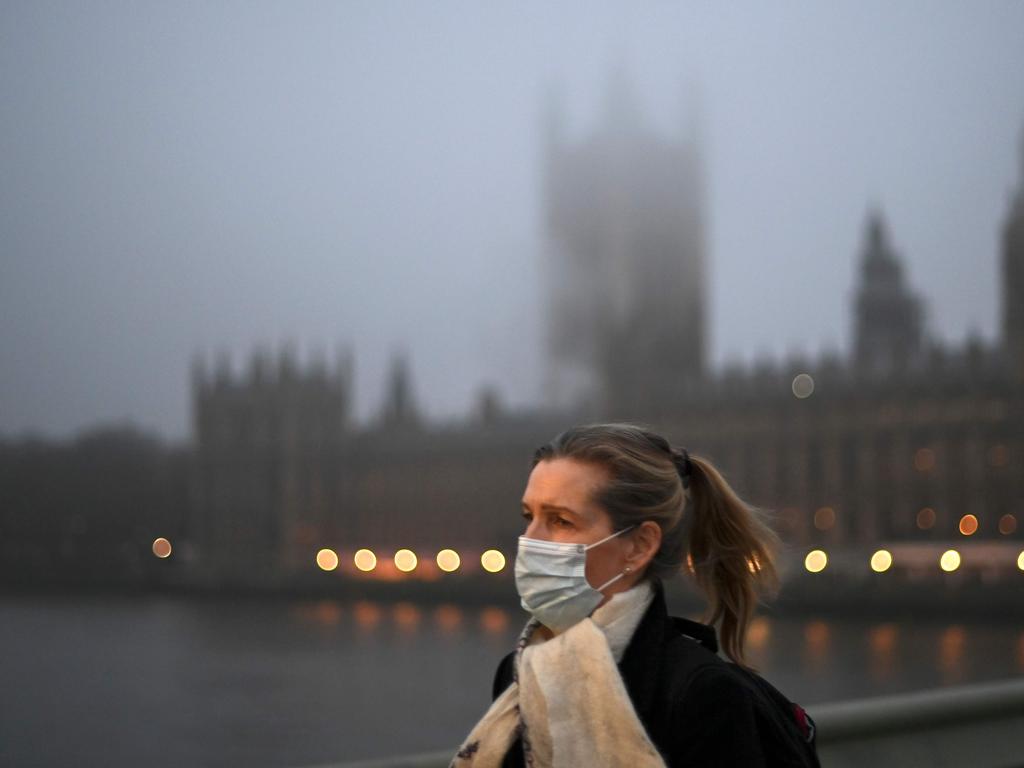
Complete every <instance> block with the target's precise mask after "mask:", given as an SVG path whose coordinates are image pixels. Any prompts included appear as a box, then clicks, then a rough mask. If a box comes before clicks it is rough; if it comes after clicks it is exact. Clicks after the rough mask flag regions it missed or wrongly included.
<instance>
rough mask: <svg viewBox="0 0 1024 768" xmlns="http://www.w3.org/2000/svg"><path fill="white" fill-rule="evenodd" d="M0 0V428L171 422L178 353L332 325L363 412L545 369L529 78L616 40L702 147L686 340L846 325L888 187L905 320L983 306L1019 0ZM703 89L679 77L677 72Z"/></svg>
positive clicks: (660, 115) (560, 83) (529, 398)
mask: <svg viewBox="0 0 1024 768" xmlns="http://www.w3.org/2000/svg"><path fill="white" fill-rule="evenodd" d="M722 6H723V7H718V4H714V3H709V4H706V5H705V4H676V3H671V4H667V3H649V4H632V3H622V4H605V3H593V2H587V3H560V4H557V5H555V4H550V5H549V4H546V3H538V4H535V5H527V4H523V3H509V4H507V5H506V6H504V7H499V6H498V5H497V4H492V3H477V2H465V3H462V2H459V3H456V2H434V3H413V2H408V3H388V2H380V1H378V0H375V1H374V2H364V3H355V2H350V3H338V2H324V3H297V2H288V3H282V2H255V1H251V0H250V1H247V2H230V3H229V2H221V3H206V2H196V3H184V2H175V3H159V2H135V3H101V2H94V3H78V2H70V1H69V2H66V3H56V4H51V3H46V2H23V3H15V2H6V1H5V2H3V3H2V4H0V104H2V110H3V111H2V116H0V433H5V434H8V435H10V434H16V433H21V432H23V431H26V430H31V431H33V432H37V433H41V434H46V435H52V436H63V435H68V434H71V433H73V432H75V431H76V430H78V429H80V428H82V427H85V426H89V425H94V424H98V423H105V422H121V421H125V420H131V421H133V422H135V423H136V424H138V425H140V426H142V427H144V428H148V429H155V430H158V431H160V432H161V433H163V434H165V435H167V436H169V437H173V438H181V437H184V436H186V435H187V434H188V431H189V423H188V418H189V417H188V407H189V396H188V366H189V361H190V358H191V356H192V355H193V353H195V352H197V351H206V352H208V353H210V352H213V351H215V350H218V349H226V350H229V351H230V352H231V354H232V356H233V359H234V361H235V364H236V365H237V366H239V367H240V366H241V365H242V363H243V362H244V360H245V359H246V357H247V356H248V354H249V352H250V350H251V349H252V348H253V347H254V345H256V344H258V343H267V344H270V345H272V346H276V345H278V344H279V343H280V342H282V341H285V340H288V339H291V340H294V341H295V342H296V344H297V347H298V351H299V356H300V359H301V360H306V359H308V357H309V356H310V355H312V354H313V353H315V352H316V350H318V349H319V350H323V352H324V354H325V356H326V357H327V358H328V359H329V360H330V359H331V358H332V356H333V354H334V350H335V348H336V347H337V346H339V345H349V346H350V347H351V348H352V350H353V352H354V355H355V369H356V385H357V386H356V392H355V398H356V411H357V414H358V415H359V416H360V417H361V418H364V419H365V418H368V417H370V416H372V415H373V414H374V413H375V412H376V411H377V410H378V409H379V407H380V403H381V398H382V395H383V386H382V376H383V372H384V371H385V369H386V367H387V363H388V360H389V358H390V357H391V355H393V354H394V353H395V352H396V351H400V350H405V351H406V352H408V353H409V356H410V359H411V364H412V371H413V381H414V384H415V387H416V391H417V394H418V398H419V401H420V403H421V404H422V406H423V407H424V409H425V410H426V412H427V413H428V414H429V415H431V416H433V417H435V418H450V417H454V416H458V415H460V414H462V413H464V412H466V411H467V409H469V408H470V407H471V403H472V402H473V399H474V395H475V393H476V391H477V390H478V389H479V387H480V386H481V385H483V384H490V385H493V386H495V387H496V388H497V389H498V391H499V392H500V394H501V396H502V397H503V398H504V400H505V402H506V403H507V404H508V405H510V406H516V407H522V406H527V405H530V404H540V403H543V401H544V393H543V392H542V390H541V381H542V376H541V365H542V360H543V350H542V318H543V307H544V304H543V301H542V298H543V293H542V291H543V285H542V283H541V281H542V274H543V272H542V253H543V231H542V229H541V225H542V221H543V219H542V212H541V210H540V200H539V193H540V186H541V178H542V175H541V174H542V167H541V161H542V156H541V126H542V118H543V108H544V102H545V95H546V94H547V92H548V91H549V90H551V89H552V88H555V89H556V90H560V91H561V93H562V94H563V96H564V99H565V103H566V108H567V113H568V123H569V132H570V135H571V136H580V135H582V134H585V133H586V132H588V131H590V130H591V129H593V128H594V127H596V125H597V123H598V122H599V121H600V120H601V117H602V115H603V109H602V105H603V98H604V95H605V90H606V87H607V84H608V80H609V78H610V75H611V72H612V71H613V69H614V68H615V67H619V66H621V67H623V68H624V69H625V70H626V71H628V72H629V73H630V76H631V78H632V80H633V82H634V84H635V86H636V89H637V92H638V95H639V100H640V104H641V106H642V108H643V110H644V112H645V113H646V115H647V117H648V119H649V121H650V122H651V124H652V125H654V126H655V127H656V128H657V129H658V130H659V131H660V132H661V133H663V134H664V135H666V136H680V137H681V136H683V135H684V132H685V129H686V126H687V125H688V124H689V120H690V118H691V115H690V114H688V109H687V107H688V105H690V106H692V104H693V103H695V102H699V104H700V106H701V115H700V121H701V123H702V125H703V131H704V137H705V143H704V156H705V162H706V168H707V174H708V179H707V183H708V188H707V200H708V206H709V215H710V221H709V241H708V267H709V269H708V271H709V274H710V281H711V284H710V285H709V286H708V290H709V317H708V325H709V329H710V338H709V343H710V353H711V362H712V364H713V365H715V366H717V365H720V364H722V363H723V362H726V361H734V360H742V361H748V362H749V361H753V360H755V359H759V358H762V357H770V358H775V359H780V358H783V357H784V356H786V355H788V354H792V353H794V352H803V353H805V354H810V355H814V354H817V353H818V352H820V351H821V350H824V349H836V350H840V351H842V352H845V351H846V350H847V349H848V348H849V346H850V343H851V338H850V332H851V317H850V300H851V297H852V289H853V284H854V278H855V267H856V261H857V256H858V253H859V250H860V247H861V241H862V236H863V227H864V220H865V216H866V213H867V211H868V209H869V208H870V207H871V206H873V205H874V206H879V207H881V208H882V210H883V211H884V212H885V214H886V216H887V219H888V222H889V225H890V232H891V234H892V236H893V241H894V244H895V247H896V249H897V251H898V252H899V253H900V254H901V255H902V257H903V258H904V261H905V264H906V266H907V270H908V277H909V279H910V281H911V284H912V286H913V287H914V288H915V289H916V290H917V291H918V292H920V293H921V294H922V295H923V296H924V298H925V300H926V301H927V304H928V328H929V331H930V332H931V333H932V334H933V335H934V336H937V337H939V338H943V339H948V340H954V341H958V340H961V339H963V338H964V336H965V335H966V334H967V333H968V331H969V330H971V329H975V330H976V331H977V332H978V333H980V334H981V335H982V336H983V337H985V338H987V339H990V340H991V339H995V338H996V336H997V334H998V318H999V311H1000V305H999V301H1000V297H999V294H998V258H999V253H998V238H999V236H1000V227H1001V226H1002V222H1003V218H1004V216H1005V214H1006V210H1007V206H1008V199H1009V193H1010V192H1011V190H1012V189H1013V188H1014V187H1015V186H1016V185H1017V183H1018V182H1019V173H1020V168H1021V164H1022V163H1021V160H1020V152H1021V136H1022V130H1024V3H1019V2H1017V3H1009V2H1006V3H967V2H963V3H953V4H949V3H938V2H922V3H900V4H897V5H896V6H895V7H890V4H889V3H862V2H857V3H852V2H851V3H848V4H845V5H843V6H842V7H840V8H835V7H833V4H827V7H826V4H815V3H803V4H801V3H772V4H769V3H760V4H751V5H745V4H722ZM695 93H696V94H698V98H696V99H695V98H693V94H695Z"/></svg>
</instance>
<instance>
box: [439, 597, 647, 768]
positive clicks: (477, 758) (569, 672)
mask: <svg viewBox="0 0 1024 768" xmlns="http://www.w3.org/2000/svg"><path fill="white" fill-rule="evenodd" d="M653 597H654V595H653V592H652V591H651V587H650V585H649V584H647V582H646V581H644V582H641V583H640V584H638V585H637V586H635V587H633V588H632V589H630V590H628V591H626V592H619V593H617V594H615V595H614V596H613V597H612V598H611V600H609V601H608V602H607V603H605V604H604V605H602V606H601V607H600V608H598V609H597V610H595V611H594V613H593V614H592V615H591V616H590V618H587V619H583V620H582V621H580V622H579V623H577V624H575V625H574V626H572V627H570V628H569V629H568V630H566V631H565V632H563V633H562V634H560V635H556V636H555V637H553V638H551V639H550V640H547V641H546V642H545V641H544V640H543V639H542V638H541V637H540V636H539V633H537V632H536V631H535V630H536V629H537V627H538V626H539V624H538V622H537V621H536V619H531V620H530V622H528V623H527V625H526V628H525V629H524V630H523V633H522V635H520V638H519V642H518V643H517V644H516V659H515V663H516V674H515V681H514V682H513V683H512V684H511V685H509V687H508V688H506V689H505V691H504V692H503V693H502V694H501V695H500V696H499V697H498V698H497V699H495V700H494V703H493V704H491V708H490V709H488V710H487V713H486V714H485V715H484V716H483V718H482V719H481V720H480V722H478V723H477V724H476V726H475V727H474V728H473V730H472V731H471V732H470V734H469V736H468V737H467V738H466V740H465V741H464V742H463V744H462V747H461V749H459V751H458V753H457V754H456V755H455V757H454V758H453V759H452V761H451V765H450V768H470V767H471V768H499V767H500V765H501V762H502V760H503V759H504V757H505V754H506V753H507V752H508V750H509V748H510V747H511V746H512V744H513V743H514V742H515V739H516V737H517V736H521V737H522V741H523V752H524V757H525V763H526V766H527V768H575V767H577V766H605V767H607V768H619V767H621V768H665V763H664V761H663V760H662V759H661V756H660V755H659V754H658V750H657V749H656V748H655V747H654V745H653V744H652V743H651V740H650V738H648V736H647V733H646V732H645V731H644V727H643V725H642V724H641V723H640V720H639V718H638V717H637V715H636V712H635V711H634V709H633V704H632V702H631V701H630V700H629V694H628V693H627V692H626V687H625V685H624V684H623V682H622V677H621V676H620V675H619V670H618V668H617V667H616V666H615V665H616V663H617V662H618V661H619V660H621V659H622V655H623V653H625V651H626V646H627V645H628V644H629V641H630V638H632V636H633V632H634V631H636V627H637V625H638V624H639V623H640V619H641V618H643V615H644V612H645V611H646V610H647V607H648V606H649V605H650V604H651V600H652V599H653Z"/></svg>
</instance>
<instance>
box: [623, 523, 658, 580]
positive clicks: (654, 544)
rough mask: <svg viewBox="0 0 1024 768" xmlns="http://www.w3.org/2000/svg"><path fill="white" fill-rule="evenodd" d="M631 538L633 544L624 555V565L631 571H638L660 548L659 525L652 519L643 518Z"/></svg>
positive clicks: (645, 565) (644, 566)
mask: <svg viewBox="0 0 1024 768" xmlns="http://www.w3.org/2000/svg"><path fill="white" fill-rule="evenodd" d="M631 538H632V544H633V546H632V547H631V549H630V551H629V552H628V553H627V555H626V565H628V566H629V568H630V570H631V571H634V572H639V571H642V570H643V569H644V568H646V567H647V564H648V563H649V562H651V560H652V559H653V558H654V556H655V555H656V554H658V550H659V549H661V527H660V526H659V525H658V524H657V523H655V522H654V521H653V520H645V521H644V522H642V523H640V525H639V527H638V528H637V530H636V531H635V532H634V534H633V536H632V537H631Z"/></svg>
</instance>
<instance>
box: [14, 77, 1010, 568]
mask: <svg viewBox="0 0 1024 768" xmlns="http://www.w3.org/2000/svg"><path fill="white" fill-rule="evenodd" d="M547 131H548V144H547V154H546V163H547V168H548V172H547V174H546V182H545V184H546V191H545V200H546V211H547V218H546V226H547V229H548V234H549V236H550V248H549V251H548V253H549V261H548V267H549V272H548V275H547V276H546V278H545V284H546V286H547V287H548V288H549V296H548V299H549V307H550V312H549V317H548V324H549V335H548V339H549V345H550V346H549V350H548V352H549V360H550V364H551V365H550V371H549V373H550V376H551V381H552V386H555V387H556V389H557V392H558V395H559V397H558V398H557V402H556V403H554V404H553V406H552V407H545V408H544V409H538V410H535V411H532V412H529V413H513V412H507V411H505V410H504V409H503V408H502V406H501V402H500V400H499V398H498V397H497V395H496V393H495V392H493V391H490V390H485V391H484V392H482V393H481V397H480V404H479V407H478V408H477V409H476V412H475V413H473V414H472V415H470V416H467V418H466V419H465V420H464V421H461V422H458V423H451V424H445V425H438V424H432V423H430V422H429V421H428V420H427V419H425V418H424V417H423V415H422V414H421V413H420V412H419V410H418V408H417V405H416V400H417V399H416V396H415V387H414V371H413V370H412V369H411V367H410V366H409V364H408V362H407V360H406V359H405V358H403V357H397V358H395V360H394V362H393V366H392V370H391V373H390V375H389V377H388V379H387V382H386V384H385V388H384V390H385V391H384V392H383V396H382V404H381V406H380V408H379V411H378V414H379V416H378V418H377V419H375V420H374V421H373V422H372V423H370V424H365V425H355V424H354V423H353V420H352V417H351V414H352V366H353V360H352V358H351V356H350V355H348V354H344V353H342V354H339V355H338V357H337V360H336V362H335V363H334V365H333V366H332V367H330V368H329V367H328V365H327V363H326V362H325V361H323V360H313V361H306V362H304V363H299V361H298V360H297V359H296V356H295V355H294V353H293V352H291V351H289V349H288V348H285V349H283V350H280V351H279V352H278V353H277V355H276V357H274V356H272V355H271V354H270V353H269V352H267V351H262V350H261V351H256V352H255V353H254V354H253V355H252V357H251V359H250V361H249V364H248V367H247V369H246V370H244V371H235V370H234V369H233V367H232V366H231V365H230V363H229V361H228V360H227V359H226V358H224V357H222V358H220V359H219V360H218V361H217V362H216V363H215V364H214V365H213V366H208V365H207V361H205V360H202V359H197V361H196V362H195V365H194V367H193V371H192V406H193V416H194V423H193V441H192V444H191V445H190V446H187V447H183V448H181V449H172V448H168V447H166V446H162V445H161V444H159V443H158V442H157V441H153V440H151V439H148V438H145V437H144V436H139V435H137V434H135V433H130V434H120V433H119V434H103V435H95V436H93V437H92V438H90V439H85V440H80V441H77V442H76V443H74V444H73V445H71V446H49V445H38V444H35V443H31V444H29V443H22V444H9V443H0V502H2V503H0V522H2V523H3V525H4V531H5V536H4V537H3V538H2V539H0V571H2V572H3V573H4V574H6V578H7V579H8V583H13V580H12V577H11V574H17V578H22V579H23V580H32V579H34V578H36V577H42V576H40V575H41V574H46V575H53V574H56V576H54V578H56V579H58V580H61V579H63V580H65V581H67V580H69V579H72V578H73V576H74V574H81V573H86V574H90V573H95V574H101V575H103V574H107V575H109V577H110V578H111V579H113V580H117V579H122V580H134V581H140V580H145V579H147V578H150V576H149V574H150V571H151V568H150V566H151V565H152V563H151V562H150V560H148V559H145V558H143V559H140V556H139V554H138V553H139V552H142V553H143V554H144V555H147V556H148V553H149V547H150V543H151V542H152V541H153V539H154V537H155V536H169V537H170V538H172V540H173V541H174V542H175V545H176V548H175V552H176V553H177V556H176V560H177V570H178V573H179V574H185V575H187V576H188V577H189V578H192V579H196V580H199V581H202V582H204V583H211V584H229V583H235V584H274V583H279V582H282V581H283V582H287V581H289V580H294V579H295V578H301V577H302V575H303V574H309V573H311V572H315V563H316V558H317V553H318V552H319V551H320V550H321V549H323V548H329V549H332V550H333V551H335V552H337V553H338V554H339V555H341V562H342V563H343V566H342V571H344V570H345V569H348V570H349V571H351V570H352V565H351V564H352V562H353V559H352V555H353V554H354V553H355V552H356V551H357V550H359V549H362V548H367V549H371V550H373V551H374V552H377V553H379V555H380V557H379V559H378V568H377V570H376V571H375V574H377V575H378V576H379V577H380V578H390V577H398V576H399V574H398V573H397V571H396V570H395V565H394V563H393V562H392V560H391V557H392V555H393V554H394V552H395V551H396V550H397V549H399V548H409V549H411V550H413V551H415V552H418V553H419V554H420V556H421V557H420V563H419V567H418V569H417V571H416V573H417V574H418V575H420V576H422V577H424V578H429V577H430V576H431V574H433V575H437V566H436V565H434V561H433V559H432V558H433V553H436V552H437V551H438V550H439V549H442V548H448V547H450V548H452V549H455V550H457V551H459V552H461V553H462V556H463V558H464V562H466V563H467V565H469V564H472V563H474V562H475V563H479V555H480V553H481V552H483V551H484V550H486V549H489V548H492V547H493V548H497V549H500V550H504V551H505V553H506V554H507V555H511V553H512V552H513V550H514V542H515V537H516V536H517V535H518V533H520V532H521V528H522V524H521V519H520V517H519V498H520V495H521V493H522V488H523V486H524V484H525V480H526V478H527V475H528V472H529V462H530V457H531V455H532V452H533V450H534V449H535V448H536V447H537V446H538V445H540V444H541V443H542V442H545V441H546V440H548V439H550V438H551V437H552V436H553V435H554V434H556V433H557V432H558V431H560V430H561V429H564V428H565V427H567V426H570V425H571V424H574V423H579V422H582V421H588V420H606V419H629V420H634V421H642V422H648V423H650V424H652V425H653V426H654V427H656V428H657V429H659V430H660V431H663V432H665V433H666V434H667V435H668V436H670V437H671V438H672V439H673V440H674V441H675V442H676V443H678V444H681V445H686V446H687V447H688V448H689V449H690V450H691V452H693V453H697V454H701V455H704V456H707V457H709V458H710V459H712V460H713V461H714V462H715V463H716V464H717V465H718V466H719V467H720V468H722V470H723V471H724V473H725V475H726V477H727V478H728V479H729V481H730V482H731V483H732V484H733V485H734V486H735V488H736V489H737V490H738V491H739V493H740V494H741V495H742V496H743V497H745V498H746V499H747V500H748V501H750V502H751V503H753V504H754V505H756V506H759V507H762V508H764V509H766V510H768V511H769V512H770V514H772V515H773V516H774V518H775V520H776V524H777V527H778V528H779V530H780V531H781V533H782V534H783V536H784V538H785V539H786V541H787V542H788V543H789V545H790V546H791V547H792V552H793V554H795V555H796V556H798V557H802V553H805V552H807V551H808V550H809V549H811V548H821V549H823V550H826V551H827V552H829V555H830V561H831V563H832V564H833V569H834V570H838V571H840V572H842V571H843V569H846V571H847V572H848V573H850V574H857V573H861V572H863V571H865V570H866V568H867V566H866V562H867V555H868V554H870V553H871V552H872V551H874V550H875V549H878V548H886V549H888V550H889V551H891V552H892V553H893V555H894V558H895V565H894V566H893V567H894V569H897V568H898V569H900V570H901V571H902V572H903V573H904V574H905V575H908V576H910V577H912V578H933V577H938V576H941V572H940V571H939V570H938V568H937V562H938V557H939V555H940V554H941V553H942V552H944V551H945V550H947V549H957V550H958V552H960V554H961V559H962V568H961V570H960V574H961V575H963V574H964V573H969V574H973V575H974V576H975V577H977V578H980V579H984V580H988V581H998V580H1002V579H1004V578H1005V577H1006V576H1007V574H1008V573H1010V572H1015V571H1016V567H1017V566H1016V562H1017V560H1016V558H1017V553H1019V552H1020V551H1021V549H1022V548H1024V144H1022V147H1021V170H1020V179H1019V181H1018V188H1017V190H1016V191H1015V194H1014V195H1013V197H1012V200H1011V205H1010V209H1009V212H1008V214H1007V216H1006V221H1005V226H1004V229H1003V237H1002V243H1001V248H1002V253H1001V273H1000V275H1001V283H1002V315H1001V316H1002V328H1001V337H1000V338H999V339H998V340H997V341H996V342H995V343H991V344H989V343H985V342H984V341H982V340H981V339H978V338H972V339H969V340H968V341H967V342H966V343H964V344H963V345H959V346H949V345H944V344H941V343H938V342H937V341H935V340H934V339H931V338H929V336H928V334H927V327H926V322H925V311H924V302H923V300H922V298H921V297H919V296H918V295H916V293H915V291H914V289H913V285H912V282H913V281H912V280H911V278H910V276H909V275H908V274H906V271H905V269H904V267H903V265H902V262H901V259H900V256H899V254H898V251H897V249H896V248H895V247H894V245H893V241H898V233H896V234H890V232H889V230H888V226H887V224H886V222H885V218H884V214H883V213H882V212H881V211H873V212H871V213H870V214H869V215H868V217H867V220H866V222H865V226H864V235H863V242H862V243H860V244H859V245H858V244H851V249H852V248H859V250H860V253H861V256H860V265H859V275H858V278H857V281H858V282H857V285H856V286H855V299H854V302H853V305H852V307H851V320H852V323H853V327H854V328H855V338H854V341H853V349H852V352H851V354H850V355H849V357H848V358H845V359H844V358H841V357H839V356H837V355H831V356H824V357H821V358H818V359H813V360H811V359H790V360H785V361H776V362H770V363H761V364H758V365H756V366H754V367H752V368H749V369H744V368H726V369H724V370H717V371H716V370H710V369H709V368H708V366H707V363H706V360H705V349H706V323H707V318H706V294H705V291H706V288H705V284H704V277H703V276H704V269H705V267H704V258H705V256H704V246H703V229H702V227H703V224H702V222H703V210H702V202H701V201H702V181H701V170H700V157H699V142H697V139H696V137H695V136H690V137H688V138H687V139H685V140H682V141H680V142H677V143H672V142H667V141H665V140H663V139H661V138H658V137H656V136H655V135H654V134H653V132H651V131H650V130H649V129H647V128H645V127H644V126H643V123H642V121H641V119H640V117H639V115H638V113H637V112H636V109H635V106H634V104H633V101H632V99H631V97H630V95H629V90H628V88H627V87H625V85H624V84H622V83H617V84H615V85H614V87H613V88H612V89H611V93H610V95H609V99H608V115H607V118H606V121H605V123H604V125H603V126H602V127H601V128H599V129H598V130H596V131H595V132H593V133H592V134H590V135H589V136H588V137H586V138H584V139H582V140H581V141H579V142H578V143H573V142H571V141H569V140H568V139H567V137H566V136H565V134H564V131H563V129H562V128H561V126H560V119H559V118H558V114H557V108H556V107H555V106H553V107H552V110H551V112H550V114H549V124H548V128H547ZM477 567H479V566H477ZM104 578H105V577H104Z"/></svg>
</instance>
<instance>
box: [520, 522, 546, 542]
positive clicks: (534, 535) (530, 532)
mask: <svg viewBox="0 0 1024 768" xmlns="http://www.w3.org/2000/svg"><path fill="white" fill-rule="evenodd" d="M540 533H541V526H540V521H539V520H538V519H537V518H536V517H535V518H533V520H531V521H530V522H529V524H527V526H526V530H525V531H524V532H523V536H525V537H526V538H528V539H542V538H544V537H543V536H540V535H538V534H540Z"/></svg>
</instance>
